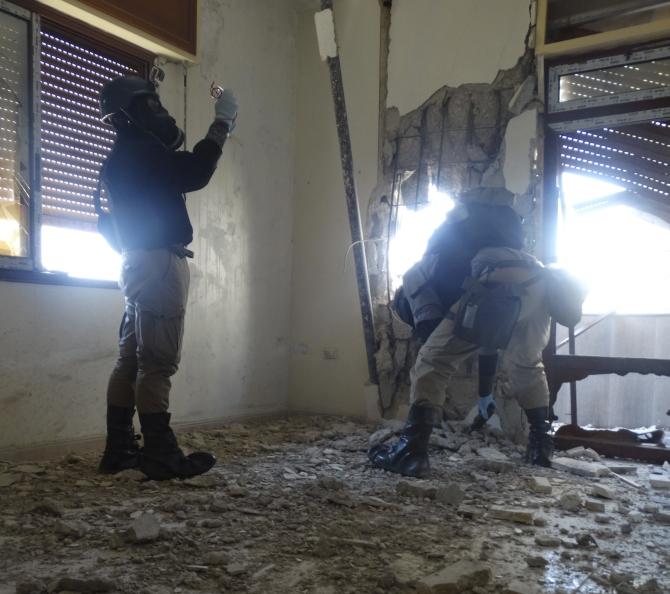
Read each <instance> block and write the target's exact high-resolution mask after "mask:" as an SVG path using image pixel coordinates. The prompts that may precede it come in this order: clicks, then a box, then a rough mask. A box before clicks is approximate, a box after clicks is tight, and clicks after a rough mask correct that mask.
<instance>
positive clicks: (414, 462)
mask: <svg viewBox="0 0 670 594" xmlns="http://www.w3.org/2000/svg"><path fill="white" fill-rule="evenodd" d="M435 418H436V409H435V407H434V406H432V405H428V406H420V405H416V404H413V405H412V407H411V408H410V409H409V414H408V415H407V421H406V422H405V426H404V427H403V430H402V433H401V434H400V439H399V440H398V441H397V442H396V443H395V444H393V445H385V444H377V445H376V446H373V447H372V448H370V450H368V458H369V459H370V462H372V465H373V466H375V467H377V468H382V469H384V470H388V471H389V472H395V473H397V474H402V475H404V476H413V477H416V478H426V477H427V476H428V475H429V474H430V463H429V461H428V441H429V440H430V434H431V432H432V430H433V424H434V422H435Z"/></svg>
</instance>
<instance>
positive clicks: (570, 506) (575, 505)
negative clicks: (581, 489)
mask: <svg viewBox="0 0 670 594" xmlns="http://www.w3.org/2000/svg"><path fill="white" fill-rule="evenodd" d="M558 504H559V506H560V507H562V508H563V509H564V510H566V511H578V510H580V509H581V508H582V505H583V504H584V500H583V498H582V496H581V495H580V494H579V493H578V492H577V491H566V492H565V493H563V495H561V498H560V499H559V500H558Z"/></svg>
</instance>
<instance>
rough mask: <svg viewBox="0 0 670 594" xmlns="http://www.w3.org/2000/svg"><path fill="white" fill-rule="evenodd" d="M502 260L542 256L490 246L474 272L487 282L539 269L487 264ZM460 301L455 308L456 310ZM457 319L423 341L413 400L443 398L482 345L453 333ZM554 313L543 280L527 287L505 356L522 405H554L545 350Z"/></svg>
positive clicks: (517, 278)
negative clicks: (489, 267)
mask: <svg viewBox="0 0 670 594" xmlns="http://www.w3.org/2000/svg"><path fill="white" fill-rule="evenodd" d="M503 260H524V261H532V262H537V263H538V265H539V261H538V260H536V259H535V258H534V257H533V256H531V255H530V254H526V253H525V252H522V251H519V250H513V249H509V248H485V249H483V250H480V252H479V253H478V254H477V255H476V256H475V258H474V259H473V261H472V270H473V276H477V277H479V278H480V279H482V280H485V281H487V282H493V283H495V282H500V283H513V284H519V283H524V282H526V281H528V280H530V279H531V278H533V277H534V276H537V275H538V272H537V270H532V269H528V268H499V269H497V270H494V271H493V272H491V273H490V274H486V273H485V272H484V271H485V269H486V266H487V265H488V264H491V263H494V262H498V261H503ZM457 307H458V304H456V305H455V306H454V307H453V308H452V311H454V312H455V311H456V309H457ZM453 328H454V322H453V321H452V320H449V319H447V318H445V319H444V320H442V322H441V323H440V325H439V326H438V327H437V328H436V329H435V330H434V331H433V333H432V334H431V335H430V337H429V338H428V340H427V341H426V342H425V343H424V345H423V346H422V347H421V350H420V351H419V354H418V356H417V360H416V363H415V365H414V367H413V368H412V371H411V382H412V383H411V391H410V401H411V402H412V403H415V402H416V403H421V404H433V405H435V406H438V407H441V406H442V405H443V404H444V399H445V394H446V392H445V390H446V387H447V386H448V384H449V381H450V379H451V377H452V376H453V375H454V373H455V372H456V370H457V369H458V366H459V365H460V364H461V363H463V361H465V360H466V359H467V358H468V357H469V356H470V355H472V354H474V353H476V352H477V351H478V350H479V347H478V346H477V345H474V344H472V343H469V342H466V341H465V340H462V339H460V338H458V337H456V336H454V335H453ZM549 329H550V316H549V312H548V310H547V305H546V300H545V283H544V282H543V281H541V280H538V282H535V283H532V284H530V285H529V286H527V287H525V288H524V289H523V294H522V297H521V313H520V315H519V320H518V322H517V323H516V326H515V327H514V331H513V334H512V338H511V340H510V343H509V345H508V346H507V348H506V349H505V353H504V356H503V357H502V361H503V365H504V366H505V370H506V372H507V373H506V375H508V377H509V381H510V386H509V388H510V393H511V394H513V395H514V397H515V398H516V399H517V401H518V402H519V405H520V406H521V407H522V408H523V409H529V408H538V407H541V406H549V388H548V386H547V378H546V376H545V373H544V365H543V363H542V351H543V350H544V347H545V346H546V345H547V342H548V341H549Z"/></svg>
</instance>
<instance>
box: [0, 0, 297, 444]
mask: <svg viewBox="0 0 670 594" xmlns="http://www.w3.org/2000/svg"><path fill="white" fill-rule="evenodd" d="M293 9H294V3H293V2H292V1H291V0H273V1H272V2H267V1H266V0H227V1H225V2H223V1H220V0H203V1H202V2H201V6H200V20H201V28H200V44H201V49H202V53H201V62H200V64H199V65H197V66H192V67H190V68H189V69H188V86H187V91H188V93H187V100H186V103H187V111H188V116H187V121H186V129H187V134H188V145H189V148H192V147H193V144H194V143H195V141H196V140H197V139H199V138H200V137H202V136H203V135H204V134H205V132H206V130H207V126H208V125H209V123H210V121H211V119H212V117H213V103H212V100H211V99H210V98H209V96H208V90H209V85H210V83H211V81H212V79H213V78H216V79H217V81H218V82H219V83H223V84H224V85H229V86H230V87H231V88H233V89H234V90H235V92H236V94H237V96H238V98H239V102H240V116H239V126H238V129H237V130H236V131H235V134H234V136H233V137H232V138H231V139H229V141H228V143H227V145H226V147H225V149H224V156H223V159H222V161H221V162H220V165H219V168H218V170H217V172H216V173H215V175H214V178H213V179H212V181H211V183H210V185H209V186H208V187H207V188H206V189H205V190H203V191H201V192H198V193H195V194H192V195H190V197H189V200H188V204H189V212H190V214H191V218H192V222H193V226H194V228H195V235H196V239H195V241H194V243H193V244H192V247H193V249H194V251H195V252H196V258H195V260H194V261H193V262H192V263H191V272H192V287H191V296H190V303H189V307H188V311H187V319H186V336H185V344H184V354H183V359H182V364H181V369H180V371H179V372H178V374H177V375H176V376H175V378H174V388H173V398H172V403H173V404H172V411H173V413H174V419H175V421H177V422H186V421H201V420H209V419H214V418H221V417H225V416H228V415H237V414H253V413H261V412H270V411H279V410H284V409H285V408H286V406H287V400H288V398H287V386H288V357H289V320H290V282H291V225H292V208H293V205H292V194H293V175H294V171H293V164H294V150H295V149H294V147H295V142H294V130H295V87H296V80H297V77H296V45H295V32H296V17H295V13H294V10H293ZM167 70H168V78H169V80H167V81H166V82H165V83H164V85H163V88H162V89H161V94H162V96H163V98H164V101H165V103H166V105H168V107H169V108H170V109H171V110H172V111H173V114H174V115H175V117H176V118H177V119H178V120H181V119H183V97H184V89H183V84H182V81H183V75H182V67H181V66H173V67H168V68H167ZM0 301H1V302H2V304H3V307H2V308H0V334H1V335H2V347H3V348H2V350H3V352H2V357H1V358H0V374H1V377H2V383H1V384H0V449H3V448H14V447H23V446H29V445H30V446H33V445H40V444H47V443H53V442H64V441H68V440H76V439H79V438H85V437H88V436H94V435H100V434H102V433H103V432H104V407H105V400H104V396H105V387H106V383H107V377H108V374H109V371H110V370H111V368H112V366H113V364H114V360H115V352H116V333H117V330H118V324H119V320H120V317H121V313H122V297H121V294H120V292H119V291H116V290H110V289H84V288H72V287H50V286H41V285H28V284H16V283H7V282H0Z"/></svg>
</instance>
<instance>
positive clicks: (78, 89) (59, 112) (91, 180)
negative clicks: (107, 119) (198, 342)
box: [0, 0, 150, 280]
mask: <svg viewBox="0 0 670 594" xmlns="http://www.w3.org/2000/svg"><path fill="white" fill-rule="evenodd" d="M82 27H83V25H82V26H81V27H79V26H77V27H76V29H75V28H74V27H71V28H67V27H64V26H63V25H62V24H61V23H59V22H57V21H55V20H51V19H49V18H44V17H43V16H42V15H37V14H35V13H31V12H29V11H27V10H24V9H22V8H18V7H15V6H13V5H11V4H9V3H6V2H2V0H0V54H1V57H2V60H1V61H0V64H1V66H0V267H1V268H2V269H4V271H5V274H4V275H3V276H5V277H6V276H7V273H6V271H7V270H14V271H16V270H21V271H24V272H22V273H20V275H22V278H25V279H31V278H33V279H34V278H35V277H36V276H39V275H40V274H41V275H42V276H49V277H50V278H57V279H64V278H65V277H75V278H87V279H98V280H116V278H117V276H118V266H119V257H118V255H117V254H115V253H114V252H113V251H112V250H111V248H109V246H108V245H107V244H106V243H105V241H104V239H103V238H102V237H101V236H100V235H99V234H98V233H97V232H96V222H97V216H96V214H95V209H94V206H93V196H94V193H95V191H96V187H97V183H98V174H99V171H100V167H101V165H102V163H103V161H104V159H105V157H106V156H107V154H108V153H109V150H110V149H111V146H112V144H113V142H114V132H113V130H112V129H111V128H109V127H108V126H106V125H104V124H103V123H102V122H100V120H99V108H98V93H99V91H100V89H101V88H102V86H103V85H104V84H105V82H106V81H108V80H110V79H112V78H115V77H117V76H121V75H124V74H137V75H139V76H145V75H146V74H147V71H148V68H149V65H150V57H149V56H147V55H143V54H141V53H140V52H139V50H138V52H137V55H134V54H133V53H131V52H129V51H128V50H127V49H126V48H122V49H117V48H116V47H115V45H114V44H110V43H103V42H100V41H98V40H97V39H96V40H93V39H92V38H91V37H87V36H85V35H84V34H82ZM96 37H99V36H97V34H96ZM102 205H103V208H104V207H105V205H106V198H105V194H104V192H103V195H102ZM35 273H39V274H38V275H35ZM44 273H51V274H49V275H45V274H44ZM54 273H55V274H54ZM14 277H15V278H19V277H17V276H16V273H14Z"/></svg>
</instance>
